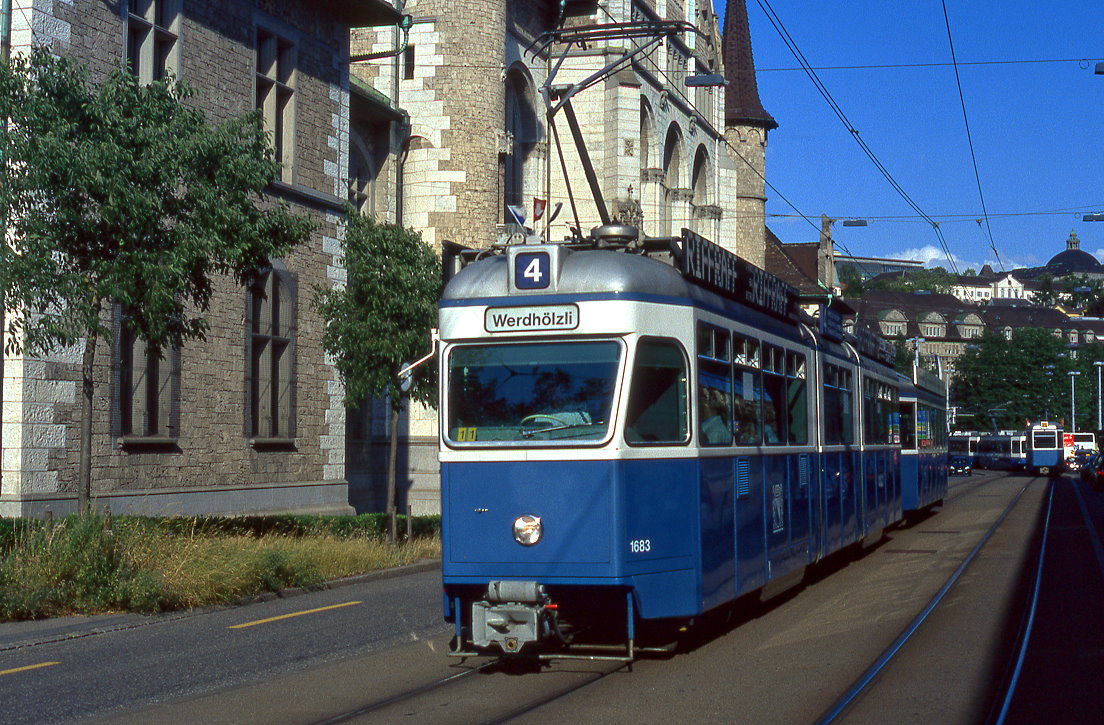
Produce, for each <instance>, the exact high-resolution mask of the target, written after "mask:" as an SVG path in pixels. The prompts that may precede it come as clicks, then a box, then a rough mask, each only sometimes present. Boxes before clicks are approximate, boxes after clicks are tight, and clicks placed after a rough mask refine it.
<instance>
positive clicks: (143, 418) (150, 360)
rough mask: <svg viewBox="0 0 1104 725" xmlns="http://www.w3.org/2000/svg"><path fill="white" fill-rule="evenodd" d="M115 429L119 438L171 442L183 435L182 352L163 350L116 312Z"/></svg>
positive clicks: (119, 312) (121, 314) (171, 349)
mask: <svg viewBox="0 0 1104 725" xmlns="http://www.w3.org/2000/svg"><path fill="white" fill-rule="evenodd" d="M114 341H115V345H114V347H115V350H114V353H115V355H114V357H115V370H116V375H115V386H114V388H115V390H114V395H113V396H112V398H113V402H114V405H113V428H114V434H115V435H116V436H117V437H119V438H130V439H135V440H136V441H137V440H141V439H146V440H158V441H162V442H168V441H171V440H175V439H176V438H177V437H178V436H179V435H180V349H179V348H175V347H174V348H170V349H168V350H164V351H159V350H158V348H156V347H154V346H151V345H149V344H148V343H146V342H145V341H144V340H142V339H141V338H140V337H139V336H138V335H137V334H136V333H135V332H134V330H133V329H132V328H131V327H130V325H128V324H127V320H126V317H125V316H124V315H123V313H122V311H121V309H119V308H117V309H116V312H115V335H114Z"/></svg>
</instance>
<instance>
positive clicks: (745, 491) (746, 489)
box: [736, 458, 751, 498]
mask: <svg viewBox="0 0 1104 725" xmlns="http://www.w3.org/2000/svg"><path fill="white" fill-rule="evenodd" d="M750 495H751V460H750V459H748V458H737V459H736V498H747V497H748V496H750Z"/></svg>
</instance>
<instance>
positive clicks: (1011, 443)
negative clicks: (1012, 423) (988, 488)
mask: <svg viewBox="0 0 1104 725" xmlns="http://www.w3.org/2000/svg"><path fill="white" fill-rule="evenodd" d="M977 465H978V467H979V468H990V469H996V470H1007V471H1027V472H1029V473H1034V474H1038V475H1041V476H1047V475H1058V474H1059V473H1061V472H1062V471H1063V470H1065V465H1066V461H1065V451H1064V448H1063V431H1062V427H1061V426H1060V425H1058V424H1057V423H1052V422H1050V421H1045V420H1044V421H1039V422H1037V423H1030V422H1029V423H1028V425H1027V428H1025V429H1024V430H1022V431H999V432H996V433H987V434H985V435H983V436H981V438H980V439H979V440H978V464H977Z"/></svg>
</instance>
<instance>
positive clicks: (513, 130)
mask: <svg viewBox="0 0 1104 725" xmlns="http://www.w3.org/2000/svg"><path fill="white" fill-rule="evenodd" d="M505 123H506V148H505V149H504V151H505V153H504V159H503V163H504V169H503V206H502V221H503V222H504V223H507V224H511V223H514V221H515V220H514V215H513V214H511V213H510V209H509V207H510V206H515V207H517V208H519V209H520V210H521V211H522V212H523V214H524V216H525V219H526V223H527V224H530V225H531V223H532V214H533V209H532V204H531V203H530V202H529V199H528V197H532V196H539V194H534V192H535V188H531V187H533V182H532V181H531V180H532V179H533V174H532V167H533V163H534V161H535V158H533V157H534V153H533V152H534V151H535V150H536V146H537V141H538V140H539V137H540V127H539V124H538V122H537V110H536V106H535V104H534V101H533V91H532V86H531V84H530V82H529V78H528V76H527V75H526V74H525V72H524V71H523V70H522V69H521V68H518V67H516V66H515V67H514V68H511V69H510V71H509V72H508V73H507V74H506V119H505Z"/></svg>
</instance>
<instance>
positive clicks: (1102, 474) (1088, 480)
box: [1078, 453, 1104, 491]
mask: <svg viewBox="0 0 1104 725" xmlns="http://www.w3.org/2000/svg"><path fill="white" fill-rule="evenodd" d="M1078 475H1079V476H1080V477H1081V483H1083V484H1085V485H1087V486H1092V487H1093V488H1094V489H1096V490H1097V491H1104V455H1101V454H1100V453H1094V454H1093V455H1092V456H1090V457H1089V459H1088V460H1087V461H1086V462H1085V465H1083V466H1081V471H1080V473H1079V474H1078Z"/></svg>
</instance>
